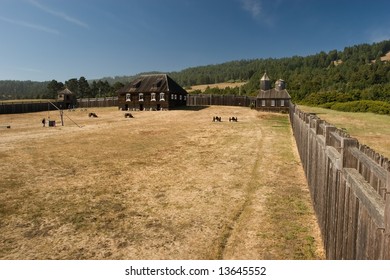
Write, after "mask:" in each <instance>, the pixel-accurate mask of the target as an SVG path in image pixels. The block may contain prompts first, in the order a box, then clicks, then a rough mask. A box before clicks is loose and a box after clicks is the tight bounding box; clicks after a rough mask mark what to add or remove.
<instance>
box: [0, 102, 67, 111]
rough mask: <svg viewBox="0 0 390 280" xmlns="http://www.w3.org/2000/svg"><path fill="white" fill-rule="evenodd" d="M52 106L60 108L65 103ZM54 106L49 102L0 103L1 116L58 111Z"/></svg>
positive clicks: (56, 103)
mask: <svg viewBox="0 0 390 280" xmlns="http://www.w3.org/2000/svg"><path fill="white" fill-rule="evenodd" d="M52 104H54V105H55V106H57V107H58V108H59V107H60V106H62V104H63V103H62V102H52ZM52 104H50V103H49V102H47V101H15V102H0V114H22V113H33V112H42V111H48V110H57V109H56V108H55V107H54V106H53V105H52Z"/></svg>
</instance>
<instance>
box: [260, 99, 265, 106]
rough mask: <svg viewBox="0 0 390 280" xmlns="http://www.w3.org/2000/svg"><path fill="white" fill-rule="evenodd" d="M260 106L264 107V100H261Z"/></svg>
mask: <svg viewBox="0 0 390 280" xmlns="http://www.w3.org/2000/svg"><path fill="white" fill-rule="evenodd" d="M261 106H263V107H265V100H264V99H263V100H261Z"/></svg>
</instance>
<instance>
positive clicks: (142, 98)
mask: <svg viewBox="0 0 390 280" xmlns="http://www.w3.org/2000/svg"><path fill="white" fill-rule="evenodd" d="M138 101H144V94H143V93H139V94H138Z"/></svg>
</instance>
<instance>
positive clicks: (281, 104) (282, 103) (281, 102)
mask: <svg viewBox="0 0 390 280" xmlns="http://www.w3.org/2000/svg"><path fill="white" fill-rule="evenodd" d="M280 106H281V107H284V99H282V100H280Z"/></svg>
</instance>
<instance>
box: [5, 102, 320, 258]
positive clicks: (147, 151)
mask: <svg viewBox="0 0 390 280" xmlns="http://www.w3.org/2000/svg"><path fill="white" fill-rule="evenodd" d="M89 111H90V112H91V111H94V112H95V113H97V115H98V116H99V117H98V118H89V117H88V112H85V111H74V112H68V111H65V114H66V115H67V117H65V119H64V120H65V126H57V127H42V125H41V119H42V118H43V117H45V118H47V117H48V113H47V112H42V113H32V114H22V115H0V126H1V125H4V124H7V125H11V128H10V129H7V128H5V127H0V174H1V180H0V216H1V220H0V259H322V258H323V257H324V255H323V250H322V246H321V243H322V241H321V238H320V234H319V230H318V227H317V222H316V219H315V216H314V214H313V209H312V206H311V202H310V195H309V192H308V188H307V186H306V182H305V179H304V174H303V171H302V167H301V165H300V161H299V158H298V155H297V153H296V149H295V143H294V140H293V137H292V134H291V129H290V127H289V122H288V116H287V115H279V114H267V113H260V112H257V111H254V110H250V109H248V108H238V107H218V106H214V107H209V108H205V109H202V110H177V111H165V112H132V114H133V115H134V118H133V119H125V118H124V112H121V111H118V110H117V109H116V108H94V109H90V110H89ZM216 115H218V116H221V117H222V120H223V121H222V122H221V123H214V122H212V117H213V116H216ZM230 116H236V117H238V120H239V121H238V122H237V123H230V122H228V118H229V117H230ZM68 117H69V118H70V119H71V120H72V121H71V120H70V119H69V118H68ZM50 119H52V120H54V119H55V120H56V121H57V123H58V121H59V114H58V112H50ZM74 122H75V123H76V124H77V125H76V124H75V123H74ZM79 126H81V128H80V127H79Z"/></svg>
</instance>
